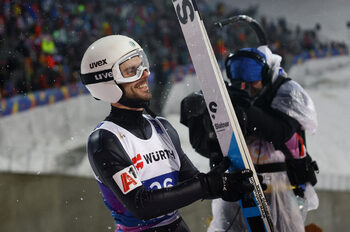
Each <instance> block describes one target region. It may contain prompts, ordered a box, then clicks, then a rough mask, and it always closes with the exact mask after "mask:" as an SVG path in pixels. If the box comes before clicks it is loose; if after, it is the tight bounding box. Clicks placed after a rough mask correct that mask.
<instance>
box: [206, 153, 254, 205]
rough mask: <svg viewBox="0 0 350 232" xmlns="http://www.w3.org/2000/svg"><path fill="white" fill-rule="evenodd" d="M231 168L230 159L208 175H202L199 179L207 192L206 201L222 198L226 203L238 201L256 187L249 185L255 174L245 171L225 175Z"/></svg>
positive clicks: (224, 160)
mask: <svg viewBox="0 0 350 232" xmlns="http://www.w3.org/2000/svg"><path fill="white" fill-rule="evenodd" d="M229 166H230V160H229V158H228V157H224V158H223V160H222V162H221V163H220V164H219V165H217V166H216V167H215V168H213V169H212V170H211V171H210V172H209V173H207V174H200V175H199V178H200V181H201V184H202V186H203V188H204V189H205V190H206V191H205V197H204V198H205V199H214V198H219V197H221V198H222V199H223V200H225V201H231V202H232V201H238V200H240V199H241V198H242V197H243V195H244V194H246V193H251V192H252V191H253V190H254V186H253V185H252V184H250V183H249V181H248V178H249V177H252V176H253V172H252V171H251V170H249V169H244V170H241V171H237V172H234V173H225V171H226V170H227V169H228V167H229Z"/></svg>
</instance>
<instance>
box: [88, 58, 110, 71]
mask: <svg viewBox="0 0 350 232" xmlns="http://www.w3.org/2000/svg"><path fill="white" fill-rule="evenodd" d="M105 64H107V61H106V59H103V60H99V61H96V62H92V63H91V64H89V66H90V68H91V69H93V68H97V67H99V66H102V65H105Z"/></svg>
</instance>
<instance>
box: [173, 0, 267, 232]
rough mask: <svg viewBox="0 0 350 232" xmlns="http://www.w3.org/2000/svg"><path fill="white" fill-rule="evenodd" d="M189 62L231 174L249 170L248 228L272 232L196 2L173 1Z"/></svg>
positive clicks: (245, 200) (243, 202)
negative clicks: (250, 186) (250, 187)
mask: <svg viewBox="0 0 350 232" xmlns="http://www.w3.org/2000/svg"><path fill="white" fill-rule="evenodd" d="M172 2H173V5H174V8H175V12H176V15H177V18H178V21H179V23H180V26H181V29H182V32H183V35H184V38H185V41H186V44H187V47H188V50H189V52H190V55H191V58H192V62H193V65H194V68H195V71H196V75H197V77H198V79H199V83H200V86H201V89H202V91H203V95H204V99H205V102H206V105H207V108H208V111H209V114H210V116H211V120H212V124H213V127H214V129H215V132H216V135H217V138H218V140H219V144H220V148H221V150H222V153H223V154H224V155H225V156H228V157H229V158H230V160H231V167H230V171H234V170H241V169H245V168H248V169H250V170H252V171H253V173H254V174H253V177H251V178H249V181H250V182H251V183H252V184H253V185H254V191H253V193H252V194H247V195H246V196H244V198H243V199H242V200H241V201H240V205H241V210H242V213H243V215H244V218H245V222H246V225H247V228H248V230H249V231H251V232H260V231H274V227H273V223H272V219H271V214H270V211H269V208H268V205H267V202H266V199H265V196H264V193H263V191H262V188H261V186H260V183H259V180H258V177H257V175H256V172H255V168H254V165H253V162H252V160H251V157H250V154H249V151H248V147H247V145H246V143H245V139H244V136H243V134H242V131H241V129H240V126H239V123H238V120H237V117H236V114H235V111H234V109H233V106H232V103H231V101H230V97H229V95H228V92H227V89H226V86H225V83H224V79H223V77H222V73H221V70H220V68H219V65H218V63H217V60H216V58H215V55H214V51H213V49H212V47H211V44H210V40H209V37H208V34H207V32H206V29H205V27H204V23H203V21H202V19H201V17H200V14H199V11H198V7H197V5H196V2H195V0H172Z"/></svg>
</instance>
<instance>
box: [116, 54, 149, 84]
mask: <svg viewBox="0 0 350 232" xmlns="http://www.w3.org/2000/svg"><path fill="white" fill-rule="evenodd" d="M145 70H146V71H147V72H148V74H150V71H149V62H148V59H147V56H146V54H145V52H144V51H143V50H142V49H138V50H135V51H132V52H130V53H128V54H126V55H125V56H123V57H122V58H120V59H119V61H117V62H116V63H115V64H114V65H113V67H112V73H113V77H114V80H115V82H116V83H117V84H121V83H130V82H134V81H137V80H139V79H140V78H141V77H142V75H143V72H144V71H145Z"/></svg>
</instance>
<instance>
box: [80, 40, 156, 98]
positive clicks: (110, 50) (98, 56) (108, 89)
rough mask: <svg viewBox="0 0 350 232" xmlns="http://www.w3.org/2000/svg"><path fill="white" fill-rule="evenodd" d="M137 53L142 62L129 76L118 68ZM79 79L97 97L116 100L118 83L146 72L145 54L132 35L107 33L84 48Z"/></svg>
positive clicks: (130, 79)
mask: <svg viewBox="0 0 350 232" xmlns="http://www.w3.org/2000/svg"><path fill="white" fill-rule="evenodd" d="M135 56H138V57H140V59H141V64H140V65H139V66H137V67H135V68H134V69H132V71H131V72H130V73H128V76H126V77H124V76H125V75H124V76H123V75H122V72H121V71H120V67H119V66H120V64H122V63H123V62H125V61H127V60H129V59H131V58H133V57H135ZM80 69H81V75H80V78H81V81H82V83H83V84H84V85H85V86H86V88H87V89H88V90H89V91H90V93H91V95H92V96H93V97H95V98H97V99H100V100H103V101H106V102H109V103H115V102H118V101H119V99H120V98H121V97H122V95H123V92H122V90H121V89H120V88H119V86H118V85H117V84H121V83H130V82H133V81H136V80H138V79H140V78H141V77H142V74H143V72H144V71H145V70H146V71H147V72H149V63H148V59H147V56H146V54H145V53H144V51H143V50H142V48H141V47H140V45H139V44H138V43H137V42H136V41H135V40H133V39H131V38H129V37H127V36H123V35H110V36H106V37H103V38H100V39H98V40H97V41H95V42H94V43H92V44H91V45H90V46H89V47H88V49H87V50H86V51H85V53H84V56H83V59H82V61H81V66H80Z"/></svg>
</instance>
